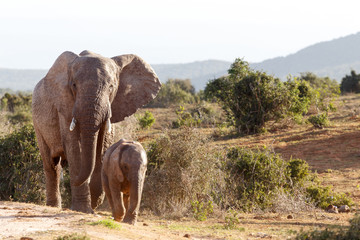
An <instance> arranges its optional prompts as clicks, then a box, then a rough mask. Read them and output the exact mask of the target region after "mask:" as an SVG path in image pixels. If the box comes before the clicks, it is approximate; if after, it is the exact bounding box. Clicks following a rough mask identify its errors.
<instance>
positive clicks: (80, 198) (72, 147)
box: [63, 129, 94, 213]
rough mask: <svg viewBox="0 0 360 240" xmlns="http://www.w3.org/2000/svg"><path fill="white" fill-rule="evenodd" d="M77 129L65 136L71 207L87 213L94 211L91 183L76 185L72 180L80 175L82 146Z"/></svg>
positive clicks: (64, 144)
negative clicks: (80, 145) (76, 133)
mask: <svg viewBox="0 0 360 240" xmlns="http://www.w3.org/2000/svg"><path fill="white" fill-rule="evenodd" d="M66 130H67V131H68V129H66ZM75 132H76V130H74V131H73V134H74V135H71V133H68V134H66V135H65V136H63V139H64V142H63V146H65V147H64V148H65V150H66V160H67V163H68V165H69V173H70V184H71V209H72V210H74V211H80V212H85V213H93V212H94V211H93V210H92V208H91V199H90V188H89V183H88V182H85V183H84V184H82V185H81V186H75V185H74V184H73V183H72V181H73V180H74V179H75V178H76V176H78V173H79V170H80V160H79V158H80V148H79V143H78V140H77V139H78V138H77V136H76V135H75Z"/></svg>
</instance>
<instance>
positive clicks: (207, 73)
mask: <svg viewBox="0 0 360 240" xmlns="http://www.w3.org/2000/svg"><path fill="white" fill-rule="evenodd" d="M230 65H231V62H226V61H219V60H207V61H197V62H192V63H183V64H154V65H152V67H153V68H154V70H155V72H156V73H157V75H158V76H159V78H160V80H161V82H166V81H167V80H168V79H169V78H178V79H190V80H191V82H192V84H193V85H194V87H195V89H196V90H200V89H203V88H204V87H205V85H206V83H207V81H209V80H211V79H214V78H218V77H221V76H223V75H225V74H226V73H227V70H228V69H229V68H230Z"/></svg>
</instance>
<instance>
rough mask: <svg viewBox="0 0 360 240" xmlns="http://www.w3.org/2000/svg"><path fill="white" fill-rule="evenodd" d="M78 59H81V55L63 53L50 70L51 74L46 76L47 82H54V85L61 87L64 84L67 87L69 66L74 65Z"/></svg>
mask: <svg viewBox="0 0 360 240" xmlns="http://www.w3.org/2000/svg"><path fill="white" fill-rule="evenodd" d="M77 57H79V55H77V54H75V53H73V52H69V51H67V52H63V53H62V54H61V55H60V56H59V57H58V58H57V59H56V61H55V63H54V64H53V65H52V66H51V68H50V69H49V72H48V73H47V74H46V76H45V81H47V82H53V83H54V84H57V85H60V86H62V85H64V84H66V85H67V84H68V78H69V77H68V76H69V75H68V69H69V64H70V63H72V62H73V61H74V60H75V59H76V58H77ZM60 86H59V87H60Z"/></svg>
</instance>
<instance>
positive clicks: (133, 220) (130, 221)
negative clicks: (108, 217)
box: [124, 217, 136, 225]
mask: <svg viewBox="0 0 360 240" xmlns="http://www.w3.org/2000/svg"><path fill="white" fill-rule="evenodd" d="M124 223H128V224H130V225H135V223H136V218H132V217H125V218H124Z"/></svg>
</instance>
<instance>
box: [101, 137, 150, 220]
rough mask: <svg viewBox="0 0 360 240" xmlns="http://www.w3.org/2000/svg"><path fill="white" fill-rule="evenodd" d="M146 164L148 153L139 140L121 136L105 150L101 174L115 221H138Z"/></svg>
mask: <svg viewBox="0 0 360 240" xmlns="http://www.w3.org/2000/svg"><path fill="white" fill-rule="evenodd" d="M146 166H147V158H146V152H145V150H144V148H143V147H142V146H141V144H140V143H138V142H133V141H127V140H124V139H121V140H120V141H119V142H117V143H115V144H114V145H112V146H111V147H110V148H109V149H108V150H107V151H106V153H105V155H104V162H103V166H102V171H101V177H102V184H103V188H104V190H105V193H106V197H107V199H108V201H109V204H110V206H111V209H112V214H113V217H114V219H115V221H119V222H121V221H122V220H124V222H126V223H129V224H135V223H136V219H137V215H138V211H139V207H140V201H141V194H142V190H143V186H144V179H145V172H146ZM125 212H126V213H125Z"/></svg>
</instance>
